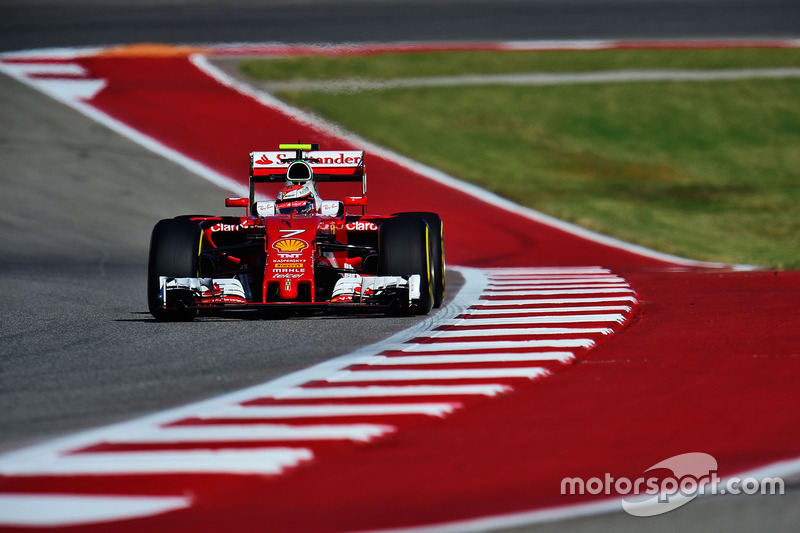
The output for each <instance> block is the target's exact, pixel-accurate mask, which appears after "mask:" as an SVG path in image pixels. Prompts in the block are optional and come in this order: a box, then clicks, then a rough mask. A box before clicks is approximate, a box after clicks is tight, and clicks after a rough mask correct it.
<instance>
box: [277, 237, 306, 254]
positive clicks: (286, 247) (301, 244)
mask: <svg viewBox="0 0 800 533" xmlns="http://www.w3.org/2000/svg"><path fill="white" fill-rule="evenodd" d="M272 247H273V248H275V249H276V250H280V251H281V252H299V251H300V250H304V249H306V248H308V243H307V242H306V241H304V240H302V239H281V240H279V241H276V242H275V244H273V245H272Z"/></svg>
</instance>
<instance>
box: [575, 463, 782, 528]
mask: <svg viewBox="0 0 800 533" xmlns="http://www.w3.org/2000/svg"><path fill="white" fill-rule="evenodd" d="M644 474H645V475H642V476H640V477H637V478H636V479H630V478H627V477H619V478H615V477H614V476H612V475H611V474H609V473H605V474H604V476H603V477H592V478H589V479H587V480H584V479H583V478H580V477H565V478H563V479H562V480H561V494H568V495H575V494H587V493H588V494H592V495H600V494H604V495H618V496H621V497H622V508H623V509H624V510H625V512H626V513H628V514H630V515H633V516H641V517H646V516H656V515H660V514H664V513H667V512H669V511H672V510H674V509H677V508H679V507H681V506H683V505H686V504H687V503H689V502H690V501H692V500H694V499H695V498H696V497H697V496H702V495H705V494H732V495H738V494H783V493H784V481H783V479H781V478H779V477H764V478H761V479H757V478H754V477H746V478H740V477H730V478H727V479H724V480H723V479H721V478H720V477H719V476H718V475H717V460H716V459H715V458H714V457H713V456H711V455H709V454H707V453H701V452H691V453H683V454H680V455H675V456H673V457H670V458H669V459H665V460H663V461H661V462H658V463H656V464H654V465H653V466H651V467H650V468H648V469H647V470H645V471H644Z"/></svg>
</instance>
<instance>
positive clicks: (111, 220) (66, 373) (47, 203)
mask: <svg viewBox="0 0 800 533" xmlns="http://www.w3.org/2000/svg"><path fill="white" fill-rule="evenodd" d="M759 35H760V36H763V35H764V34H763V33H759ZM728 36H729V35H728ZM146 40H150V39H146ZM193 40H194V39H193ZM64 44H66V43H64ZM95 44H100V42H99V41H98V42H96V43H95ZM0 83H2V86H0V93H1V94H3V95H4V98H3V103H2V108H0V113H2V117H1V118H2V124H3V132H2V150H3V155H2V160H3V167H4V168H3V171H2V172H3V173H2V185H3V195H2V199H1V200H0V201H1V202H2V206H1V207H2V212H1V213H0V217H2V218H1V220H2V221H3V224H4V225H5V226H6V227H7V228H13V229H15V230H16V231H6V232H4V235H3V246H4V249H5V250H8V251H11V253H10V254H7V255H6V256H5V257H4V258H3V259H2V263H1V264H2V273H1V274H0V275H2V277H3V280H2V282H3V286H4V287H6V288H8V287H12V289H11V290H8V289H6V291H5V293H4V296H3V301H4V306H3V308H4V309H3V317H2V326H0V328H2V329H1V330H0V332H1V334H2V360H0V364H1V365H2V373H0V380H2V381H1V382H0V395H2V396H0V397H1V398H2V405H3V406H4V409H3V414H2V416H3V418H2V419H1V421H0V432H1V434H2V440H3V446H4V447H7V448H8V447H14V446H19V445H21V444H24V443H27V442H30V441H32V440H38V439H41V438H46V437H50V436H53V435H54V434H56V433H59V432H62V431H71V430H74V429H78V428H81V427H88V426H93V425H96V424H100V423H106V422H109V421H113V420H119V419H121V418H126V417H129V416H132V415H136V414H140V413H144V412H148V411H151V410H154V409H160V408H164V407H168V406H171V405H176V404H179V403H183V402H186V401H190V400H192V399H198V398H203V397H207V396H211V395H214V394H218V393H219V392H222V391H226V390H231V389H236V388H240V387H242V386H245V385H247V384H251V383H256V382H261V381H264V380H266V379H269V378H270V377H273V376H276V375H281V374H283V373H286V372H288V371H291V370H292V369H295V368H299V367H302V366H306V365H308V364H310V363H311V362H313V361H316V360H322V359H326V358H329V357H330V356H332V355H335V354H336V353H343V352H345V351H348V350H349V349H350V348H351V347H355V346H358V345H360V344H363V343H366V342H370V341H371V340H377V339H379V338H382V337H383V336H386V335H387V334H388V333H389V332H391V331H394V330H395V329H399V328H402V327H405V326H406V325H407V324H408V323H407V321H401V322H402V323H392V322H391V321H386V320H379V321H374V320H370V321H367V322H360V321H358V319H354V320H352V322H353V326H355V327H353V328H352V329H350V330H346V331H344V332H343V333H342V332H341V322H342V321H341V320H315V321H313V323H314V324H315V325H314V327H315V328H319V329H317V330H316V332H315V333H314V334H313V335H310V334H309V332H308V328H309V326H308V324H309V323H311V322H312V321H307V320H305V321H284V322H281V323H279V324H271V323H262V322H258V323H255V324H254V323H253V322H251V321H246V320H245V321H225V322H218V321H203V322H198V323H195V324H186V325H180V328H179V329H178V330H176V328H175V327H174V325H170V326H169V327H168V328H167V327H164V325H160V324H156V323H154V322H152V321H151V320H150V318H149V315H147V314H146V309H145V307H146V306H145V303H144V298H143V277H144V262H145V259H144V258H145V257H146V249H147V238H148V234H149V230H150V228H151V226H152V221H154V220H157V219H158V218H162V217H165V216H172V215H174V214H176V213H182V212H192V211H206V212H208V211H210V212H212V213H215V212H218V211H219V210H220V209H219V206H220V205H221V198H222V197H223V196H224V195H225V192H224V191H221V190H219V189H217V188H215V187H213V186H210V185H208V184H206V183H204V182H202V181H200V180H197V178H196V177H194V176H192V175H191V174H189V173H187V172H186V171H184V170H182V169H181V168H180V167H177V166H176V165H173V164H171V163H168V162H165V161H163V160H161V159H159V158H158V157H156V156H154V155H152V154H150V153H149V152H147V151H145V150H143V149H141V148H138V147H137V146H135V145H133V144H131V143H129V142H128V141H125V140H123V139H120V138H118V137H116V136H115V135H112V134H110V133H109V132H108V131H107V130H106V129H104V128H103V127H101V126H98V125H96V124H95V123H93V122H91V121H89V120H87V119H84V118H83V117H81V116H79V115H77V114H75V113H74V112H73V111H71V110H68V109H66V108H64V107H63V106H61V105H60V104H57V103H54V102H52V101H51V100H49V99H48V98H46V97H44V96H41V95H39V94H38V93H35V92H33V91H30V90H28V89H27V88H23V87H22V86H20V85H19V84H17V82H14V81H12V80H9V79H7V78H5V77H3V78H0ZM6 96H7V97H6ZM54 168H57V169H58V177H59V179H58V180H54V179H53V178H52V176H53V169H54ZM164 176H169V179H168V180H166V179H164ZM153 191H158V192H157V193H156V194H153ZM76 251H77V253H76ZM687 283H689V282H688V281H687ZM742 298H743V299H740V300H736V298H735V296H732V300H731V302H732V303H735V304H737V305H746V304H747V301H746V297H745V296H742ZM687 305H689V304H688V302H687ZM348 322H349V321H348ZM300 324H302V325H300ZM364 324H369V328H366V327H363V325H364ZM376 325H377V326H378V328H376V327H375V326H376ZM760 326H761V327H763V328H770V327H776V326H774V325H773V326H770V325H769V324H760ZM777 328H778V329H777V331H778V332H780V331H784V332H786V331H791V325H790V324H780V325H778V326H777ZM780 328H786V329H783V330H781V329H780ZM354 331H359V335H365V336H363V337H356V336H355V332H354ZM336 332H339V333H341V335H340V337H339V338H338V339H336V340H330V336H329V335H332V334H335V333H336ZM309 336H311V337H312V338H317V339H320V344H319V346H320V348H319V351H315V353H310V351H309V350H308V349H307V345H305V347H304V349H302V350H299V351H292V350H293V347H296V346H297V343H296V339H298V338H303V339H304V340H305V341H306V342H307V340H308V338H309ZM220 338H222V339H223V340H222V341H221V340H220ZM265 339H269V342H270V345H271V347H272V346H274V349H270V351H269V352H270V355H265V350H264V342H265ZM325 339H328V341H327V342H326V341H325ZM740 340H742V339H740ZM745 340H746V339H745ZM231 343H235V345H234V346H233V347H231ZM686 349H687V350H689V349H690V347H688V346H687V347H686ZM788 437H791V436H788ZM751 502H752V503H751ZM708 505H710V506H711V510H710V512H709V513H708V514H707V515H705V519H706V520H709V519H712V520H713V516H715V515H716V513H717V512H718V511H717V510H716V509H715V508H714V505H715V504H714V503H711V504H707V506H708ZM775 505H778V504H776V503H775V501H774V500H769V501H766V500H765V501H763V502H759V504H756V503H755V501H754V500H748V502H747V505H741V500H739V501H737V503H736V504H735V507H736V508H737V509H738V510H739V511H740V512H742V513H744V514H743V515H742V516H744V517H745V518H747V517H748V516H751V517H752V516H753V515H752V514H751V515H748V514H747V507H748V506H750V507H751V510H752V511H753V513H755V515H754V516H755V517H756V518H755V519H754V520H763V517H765V516H772V517H773V518H775V517H776V516H778V514H779V513H785V511H786V509H785V508H784V507H780V506H778V508H773V507H772V506H775ZM753 506H755V507H757V508H756V509H752V507H753ZM733 507H734V506H725V507H724V511H723V512H724V513H726V514H727V513H731V512H732V508H733ZM717 509H718V508H717ZM697 512H698V513H702V511H700V510H699V509H698V510H697ZM767 513H771V514H769V515H768V514H767ZM776 513H778V514H776ZM742 516H740V515H737V514H736V513H732V514H730V515H729V518H728V520H729V522H730V523H729V525H730V526H735V525H738V526H740V527H741V526H742V525H743V524H745V525H748V523H747V522H746V521H744V522H743V521H742ZM788 516H789V520H791V515H788ZM737 517H738V518H737ZM624 518H625V517H622V519H623V520H624ZM676 520H678V523H677V524H676V523H671V525H670V524H666V525H665V527H666V528H667V529H669V528H672V527H681V522H680V521H681V520H686V523H685V524H693V523H694V522H692V519H691V518H690V517H687V516H686V515H682V517H681V518H680V519H676ZM609 521H610V524H607V526H608V527H609V530H613V529H614V528H615V527H616V526H615V519H614V518H610V519H609ZM651 523H654V522H650V523H648V526H649V525H650V524H651ZM790 523H791V522H790ZM581 524H583V526H582V525H581ZM776 524H778V525H779V523H778V522H773V523H772V525H773V526H774V525H776ZM571 525H574V526H575V527H584V526H585V527H587V528H588V527H593V525H596V522H594V519H579V520H578V521H577V522H576V523H573V524H571ZM617 525H619V524H617ZM750 525H752V524H750ZM756 525H757V524H756ZM625 527H628V526H625Z"/></svg>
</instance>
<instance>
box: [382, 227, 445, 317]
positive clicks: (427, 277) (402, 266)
mask: <svg viewBox="0 0 800 533" xmlns="http://www.w3.org/2000/svg"><path fill="white" fill-rule="evenodd" d="M429 252H430V229H429V228H428V224H427V223H426V222H425V220H424V219H423V218H421V217H418V216H405V215H400V216H396V217H394V218H390V219H388V220H386V221H384V222H383V223H382V224H381V229H380V233H379V247H378V253H379V264H378V275H380V276H404V277H408V276H411V275H413V274H419V275H420V299H419V304H418V306H417V308H416V311H417V312H418V313H419V314H421V315H424V314H427V313H429V312H430V310H431V308H432V307H433V271H432V268H431V260H430V253H429Z"/></svg>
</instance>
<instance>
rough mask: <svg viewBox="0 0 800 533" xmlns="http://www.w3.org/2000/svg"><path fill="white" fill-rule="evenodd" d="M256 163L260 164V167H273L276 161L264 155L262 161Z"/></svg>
mask: <svg viewBox="0 0 800 533" xmlns="http://www.w3.org/2000/svg"><path fill="white" fill-rule="evenodd" d="M256 163H258V164H259V165H271V164H272V163H274V161H272V160H270V159H269V158H268V157H267V154H262V155H261V159H259V160H258V161H256Z"/></svg>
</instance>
